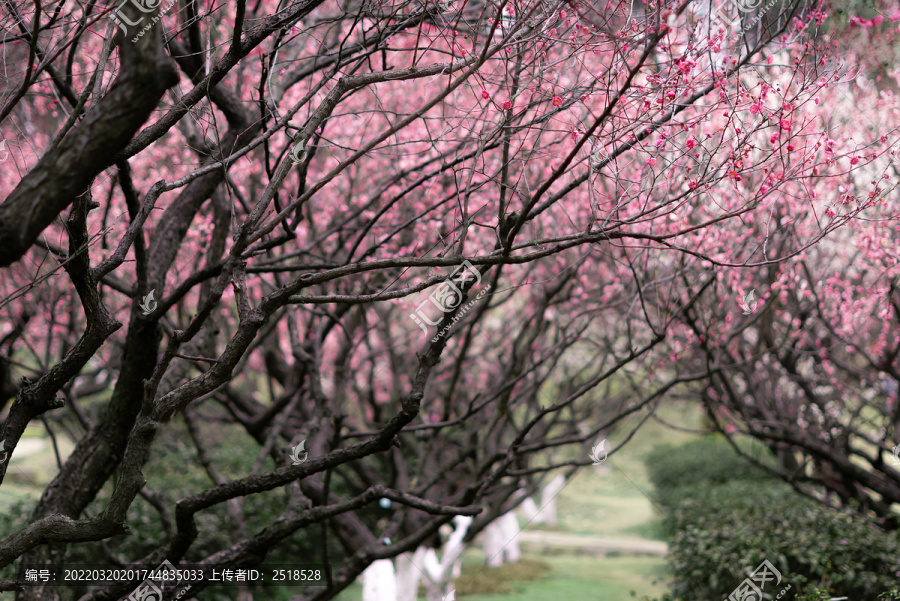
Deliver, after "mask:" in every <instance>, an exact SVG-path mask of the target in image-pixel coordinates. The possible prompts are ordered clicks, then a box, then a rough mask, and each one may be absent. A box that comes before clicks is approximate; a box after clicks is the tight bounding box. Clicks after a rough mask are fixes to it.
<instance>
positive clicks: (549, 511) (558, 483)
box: [541, 474, 566, 526]
mask: <svg viewBox="0 0 900 601" xmlns="http://www.w3.org/2000/svg"><path fill="white" fill-rule="evenodd" d="M565 485H566V479H565V477H563V475H562V474H560V475H558V476H557V477H555V478H554V479H553V480H551V481H550V483H549V484H547V486H545V487H544V490H543V491H541V516H542V518H543V520H544V523H545V524H547V525H549V526H555V525H556V495H558V494H559V491H561V490H562V489H563V486H565Z"/></svg>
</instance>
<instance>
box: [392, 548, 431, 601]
mask: <svg viewBox="0 0 900 601" xmlns="http://www.w3.org/2000/svg"><path fill="white" fill-rule="evenodd" d="M425 551H426V549H425V547H419V548H418V549H416V552H415V553H414V554H412V555H410V554H409V553H402V554H400V555H399V556H398V557H397V601H416V597H417V596H418V592H419V578H421V576H422V573H421V572H420V571H419V567H418V566H421V565H422V563H423V562H424V561H425Z"/></svg>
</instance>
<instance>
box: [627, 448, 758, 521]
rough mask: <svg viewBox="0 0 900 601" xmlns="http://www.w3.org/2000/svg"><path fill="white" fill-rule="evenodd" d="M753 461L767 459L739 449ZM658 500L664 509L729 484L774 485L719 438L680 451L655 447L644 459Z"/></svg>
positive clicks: (752, 450) (751, 450) (755, 449)
mask: <svg viewBox="0 0 900 601" xmlns="http://www.w3.org/2000/svg"><path fill="white" fill-rule="evenodd" d="M742 448H743V450H744V451H746V452H747V453H749V454H752V456H753V457H760V456H762V457H764V459H765V461H769V462H770V463H771V459H770V458H769V456H768V455H764V454H763V453H762V452H761V451H760V450H759V449H758V448H754V447H751V446H750V445H748V446H747V447H745V448H744V447H742ZM644 463H645V464H646V465H647V471H648V474H649V476H650V481H651V482H652V483H653V487H654V489H655V490H656V496H657V500H658V501H659V502H660V503H662V504H663V505H665V506H667V507H674V506H675V505H678V504H679V503H680V502H681V501H682V500H683V499H685V498H689V497H690V496H691V495H692V491H696V490H697V489H699V488H708V487H710V486H716V485H719V484H725V483H726V482H729V481H732V480H743V481H753V482H763V481H774V480H775V478H774V477H773V476H771V475H770V474H769V473H768V472H766V471H765V470H764V469H762V468H760V467H757V466H756V465H753V464H752V463H751V462H750V461H748V460H747V459H744V458H743V457H741V456H740V455H738V454H737V453H735V452H734V450H733V449H732V448H731V445H729V444H728V442H727V441H726V440H725V439H724V438H721V437H719V436H708V437H704V438H700V439H698V440H695V441H692V442H689V443H687V444H685V445H682V446H680V447H674V446H672V445H664V446H657V447H654V449H653V450H652V451H650V452H649V453H648V454H647V456H646V457H645V459H644Z"/></svg>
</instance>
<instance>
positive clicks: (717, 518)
mask: <svg viewBox="0 0 900 601" xmlns="http://www.w3.org/2000/svg"><path fill="white" fill-rule="evenodd" d="M700 450H702V451H703V453H702V454H701V455H699V456H698V453H699V451H700ZM649 460H650V461H651V462H652V461H663V462H665V464H666V465H665V466H664V469H660V466H659V465H654V464H652V463H651V464H649V465H648V468H649V469H650V471H651V479H652V480H653V482H654V484H657V483H659V484H657V486H660V487H661V490H662V492H659V489H658V493H657V494H658V495H659V498H660V500H661V503H662V504H663V510H664V511H665V512H666V516H665V523H666V530H667V531H668V532H669V533H670V535H671V536H670V540H669V555H668V558H667V562H668V564H669V569H670V571H671V572H672V574H673V584H672V595H673V597H675V598H677V599H682V600H684V601H706V600H708V599H722V598H725V597H727V596H728V595H729V594H730V593H731V591H733V590H734V589H735V588H736V587H737V586H738V585H739V584H740V583H741V582H742V581H743V580H744V578H746V577H747V575H748V574H749V573H750V572H751V571H753V570H754V569H755V568H756V567H757V566H758V565H759V564H760V563H762V561H763V560H764V559H768V560H769V561H770V562H771V563H772V564H773V565H774V566H775V567H776V568H777V569H778V570H779V571H780V572H781V575H782V581H781V584H779V585H778V590H781V589H783V588H784V587H785V586H786V585H787V584H790V585H791V590H790V591H789V592H788V593H787V594H786V595H785V596H784V597H782V599H783V600H787V599H799V598H804V599H806V598H811V599H818V597H816V596H815V595H816V594H817V593H816V589H821V590H824V591H826V592H827V593H826V594H828V595H829V597H828V598H830V596H846V597H849V598H850V599H852V600H853V601H875V599H876V597H877V596H878V594H879V593H883V591H886V590H888V589H891V588H893V587H895V586H896V582H897V580H898V577H900V539H898V533H896V532H895V533H888V532H884V531H882V530H879V529H877V528H875V527H874V526H873V525H872V524H871V523H870V522H869V521H868V520H866V519H865V517H862V516H861V515H860V514H859V513H857V512H853V511H851V510H849V509H847V510H843V511H833V510H831V509H829V508H827V507H825V506H823V505H820V504H818V503H815V502H814V501H812V500H810V499H807V498H805V497H802V496H800V495H798V494H796V493H795V492H794V491H793V490H792V489H791V488H790V487H788V486H787V485H785V484H784V483H782V482H781V481H778V480H774V479H772V478H770V477H768V476H765V475H764V473H760V472H761V470H758V469H753V468H750V469H746V465H744V466H743V467H742V465H741V462H742V461H743V460H742V459H741V458H740V457H739V456H738V455H736V454H735V453H734V452H733V450H731V449H730V448H723V447H722V446H721V443H720V442H718V441H715V440H713V442H709V441H705V444H702V445H700V444H691V445H685V446H684V447H681V448H677V449H673V448H669V449H667V450H666V451H665V453H660V452H659V451H655V452H654V454H653V455H651V457H650V458H649ZM715 460H720V461H721V462H722V464H723V465H727V466H729V469H728V470H723V469H720V468H719V467H717V466H711V465H710V463H714V461H715ZM694 474H696V477H694ZM743 475H747V476H748V477H747V478H745V477H743ZM769 587H772V583H770V585H769ZM778 590H775V591H773V590H765V591H764V592H766V593H774V594H777V592H778ZM883 594H885V595H889V594H890V593H883ZM798 596H799V597H798ZM887 598H888V599H889V598H890V597H887ZM882 601H884V600H882Z"/></svg>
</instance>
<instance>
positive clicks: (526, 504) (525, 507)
mask: <svg viewBox="0 0 900 601" xmlns="http://www.w3.org/2000/svg"><path fill="white" fill-rule="evenodd" d="M519 510H520V511H521V512H522V517H523V518H525V521H526V522H528V523H529V524H543V523H544V516H543V515H541V510H540V509H538V506H537V503H535V502H534V499H532V498H531V497H528V498H526V499H525V500H524V501H522V504H521V505H519Z"/></svg>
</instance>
